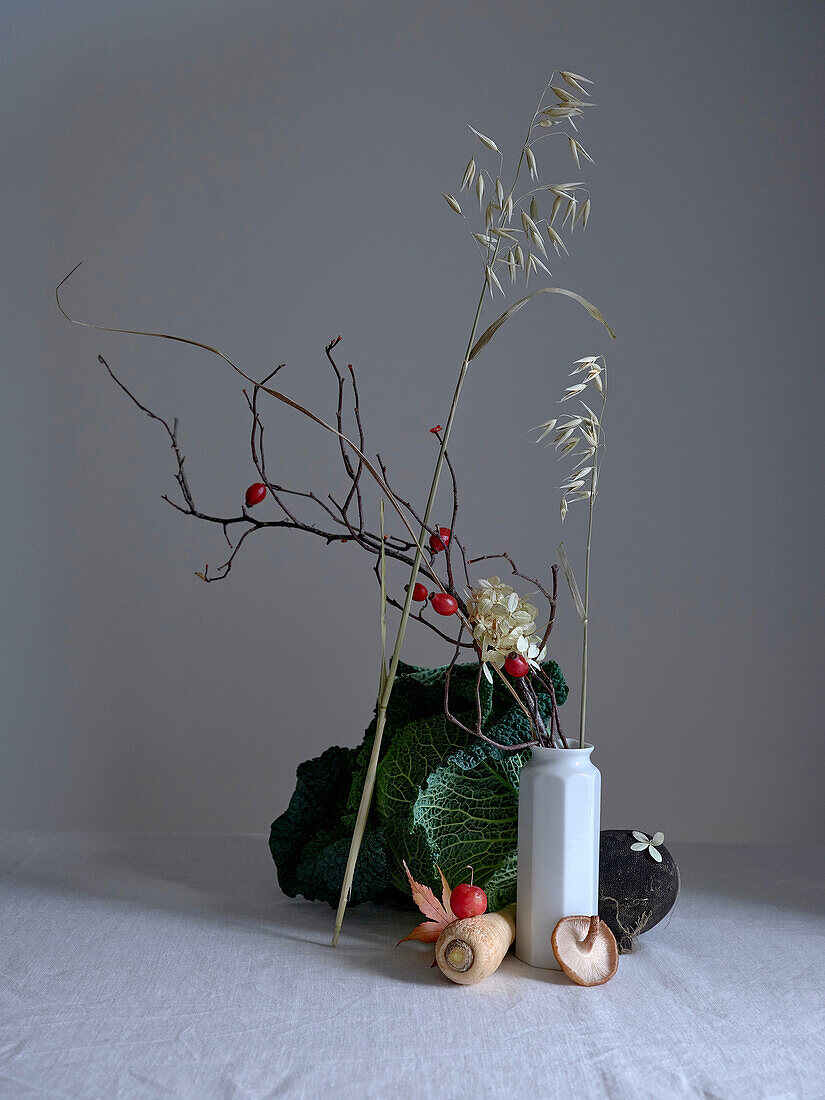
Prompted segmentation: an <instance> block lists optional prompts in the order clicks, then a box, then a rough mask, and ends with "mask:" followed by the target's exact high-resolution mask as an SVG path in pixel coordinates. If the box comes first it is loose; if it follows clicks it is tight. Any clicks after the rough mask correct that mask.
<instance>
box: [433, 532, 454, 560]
mask: <svg viewBox="0 0 825 1100" xmlns="http://www.w3.org/2000/svg"><path fill="white" fill-rule="evenodd" d="M450 535H452V531H451V530H450V528H449V527H439V528H438V534H437V535H430V549H431V550H432V552H433V553H434V554H437V553H438V552H439V550H446V549H447V543H448V542H449V541H450ZM439 536H440V537H439Z"/></svg>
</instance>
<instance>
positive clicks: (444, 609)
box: [430, 592, 458, 615]
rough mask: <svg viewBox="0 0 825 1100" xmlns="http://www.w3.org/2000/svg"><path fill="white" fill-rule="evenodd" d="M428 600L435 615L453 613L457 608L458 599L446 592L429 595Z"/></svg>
mask: <svg viewBox="0 0 825 1100" xmlns="http://www.w3.org/2000/svg"><path fill="white" fill-rule="evenodd" d="M430 601H431V603H432V605H433V611H434V612H435V613H436V615H455V613H456V611H457V610H458V601H457V600H456V598H455V596H451V595H450V594H449V593H448V592H436V593H435V595H434V596H431V597H430Z"/></svg>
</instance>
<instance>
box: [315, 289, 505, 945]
mask: <svg viewBox="0 0 825 1100" xmlns="http://www.w3.org/2000/svg"><path fill="white" fill-rule="evenodd" d="M488 281H489V277H488V276H487V274H486V272H485V276H484V285H483V286H482V288H481V294H480V295H479V299H478V305H477V306H476V312H475V316H474V318H473V324H472V328H471V330H470V338H469V340H468V341H467V350H466V352H465V353H464V362H463V363H462V364H461V370H460V372H459V375H458V382H457V383H456V387H455V391H454V393H453V400H452V404H451V405H450V412H449V415H448V417H447V423H446V425H445V427H444V435H443V436H442V439H441V446H440V447H439V450H438V458H437V459H436V464H435V470H434V471H433V478H432V483H431V485H430V492H429V495H428V497H427V504H426V507H425V508H424V516H423V519H422V523H421V533H420V535H419V538H418V541H417V544H416V548H415V557H414V558H413V564H412V569H411V570H410V583H409V584H408V585H407V596H406V599H405V600H404V607H403V609H402V611H401V619H400V622H399V624H398V632H397V634H396V638H395V645H394V647H393V651H392V657H391V658H390V667H389V669H388V671H387V675H386V679H385V680H384V683H383V687H382V690H381V691H380V693H379V698H378V712H377V715H376V723H375V737H374V739H373V742H372V750H371V752H370V759H369V764H368V766H367V774H366V776H365V777H364V789H363V791H362V792H361V801H360V803H359V805H358V814H357V816H356V819H355V829H354V830H353V834H352V840H351V842H350V847H349V853H348V855H347V865H346V868H345V870H344V881H343V882H342V883H341V894H340V897H339V899H338V909H337V911H336V914H335V928H334V930H333V933H332V946H333V947H335V946H337V944H338V938H339V936H340V934H341V926H342V925H343V923H344V915H345V913H346V910H347V903H348V902H349V896H350V893H351V892H352V880H353V878H354V876H355V865H356V863H357V861H358V853H359V851H360V849H361V842H362V840H363V836H364V830H365V828H366V824H367V815H368V814H369V808H370V805H371V803H372V793H373V790H374V788H375V777H376V775H377V772H378V761H379V758H380V755H381V742H382V739H383V736H384V728H385V726H386V724H387V707H388V706H389V702H390V697H391V695H392V689H393V686H394V684H395V676H396V673H397V671H398V662H399V660H400V659H401V648H402V646H403V644H404V636H405V634H406V631H407V623H408V621H409V618H410V610H411V608H412V597H413V592H414V590H415V578H416V577H417V576H418V570H419V568H420V566H421V559H422V556H423V549H422V548H423V544H424V540H425V538H426V536H427V530H428V528H429V524H430V518H431V516H432V511H433V507H434V505H435V498H436V494H437V492H438V483H439V481H440V479H441V471H442V469H443V467H444V453H445V451H446V450H447V443H448V441H449V438H450V432H451V431H452V427H453V421H454V420H455V414H456V409H457V408H458V401H459V398H460V397H461V391H462V389H463V388H464V379H465V378H466V376H467V368H468V366H469V364H470V352H471V350H472V347H473V344H474V343H475V337H476V332H477V331H478V322H479V318H480V316H481V308H482V306H483V305H484V295H485V294H486V293H487V284H488Z"/></svg>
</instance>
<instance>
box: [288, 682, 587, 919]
mask: <svg viewBox="0 0 825 1100" xmlns="http://www.w3.org/2000/svg"><path fill="white" fill-rule="evenodd" d="M477 668H478V666H477V665H458V666H457V667H456V668H455V669H454V670H453V676H452V682H451V689H450V702H451V710H452V712H453V713H454V714H455V715H456V716H457V717H459V718H461V719H462V720H463V721H465V722H466V723H467V724H468V725H472V724H474V718H475V689H476V674H477ZM544 670H545V673H546V674H547V675H548V676H549V677H551V678H552V680H553V686H554V688H555V692H556V699H557V701H558V702H559V704H561V703H563V702H564V700H565V699H566V698H567V684H566V683H565V681H564V677H563V676H562V674H561V670H560V669H559V667H558V665H557V664H556V663H555V662H554V661H549V662H547V663H546V664H545V665H544ZM444 674H445V668H443V667H442V668H417V667H415V666H413V665H405V664H403V663H402V664H400V665H399V669H398V675H397V677H396V682H395V686H394V689H393V693H392V697H391V700H390V706H389V710H388V713H387V724H386V728H385V731H384V740H383V744H382V755H381V759H380V761H379V765H378V773H377V777H376V786H375V797H374V799H373V805H372V808H371V810H370V815H369V818H368V822H367V828H366V831H365V834H364V841H363V845H362V848H361V853H360V856H359V859H358V865H357V867H356V872H355V878H354V880H353V888H352V895H351V902H352V904H358V903H359V902H362V901H374V902H378V903H380V904H391V903H396V902H402V901H403V900H407V901H408V900H409V893H408V887H407V883H406V878H405V875H404V871H403V867H402V860H406V862H407V864H408V865H409V867H410V869H411V871H412V873H413V874H414V875H415V877H416V878H417V879H418V880H419V881H422V882H430V883H431V884H432V885H436V884H437V883H438V881H439V878H438V869H437V868H438V866H440V867H441V869H442V870H443V871H444V873H445V875H446V876H447V879H448V881H450V882H456V881H461V879H462V878H463V877H465V876H464V871H465V869H466V867H467V866H468V865H470V866H472V867H473V871H474V876H475V878H474V881H475V882H476V883H478V884H479V885H480V886H482V887H483V888H484V889H485V890H486V892H487V896H488V901H489V905H490V908H491V909H493V908H500V907H501V906H502V905H505V904H507V903H508V902H509V901H513V900H515V870H516V836H517V816H518V779H519V771H520V770H521V766H522V764H524V762H525V761H526V760H527V759H528V757H529V751H530V750H529V749H526V750H522V751H516V752H506V751H502V750H501V749H497V748H495V747H494V746H492V745H488V744H487V743H486V742H484V741H482V740H480V739H479V738H477V737H474V736H471V735H469V734H466V733H463V732H462V731H461V730H459V729H458V727H456V726H455V725H453V724H452V723H451V722H449V721H448V720H447V719H446V717H445V716H444V711H443V705H444ZM511 704H512V697H511V696H510V695H509V693H508V692H507V691H506V690H505V689H504V688H502V687H501V686H500V685H499V684H496V685H495V687H493V685H491V684H489V683H488V682H487V681H486V680H484V679H483V680H482V687H481V705H482V723H483V725H482V728H483V730H484V732H485V733H486V734H487V735H488V736H489V737H491V738H492V739H493V740H495V741H499V742H501V743H502V744H518V743H519V742H521V741H524V740H527V739H528V727H527V721H526V718H525V717H524V714H523V712H522V711H521V710H520V709H519V708H518V707H516V706H513V705H511ZM539 705H540V707H541V710H542V714H543V715H544V717H545V718H547V719H549V707H550V699H549V696H547V695H540V696H539ZM374 736H375V720H374V719H373V721H372V723H371V724H370V726H369V727H368V729H367V731H366V733H365V735H364V740H363V742H362V743H361V745H360V746H359V747H358V748H356V749H346V748H338V747H333V748H330V749H327V750H326V752H324V753H322V754H321V756H319V757H316V758H315V759H314V760H308V761H306V762H305V763H303V764H301V765H300V766H299V768H298V782H297V785H296V788H295V792H294V794H293V796H292V799H291V800H290V803H289V806H288V807H287V809H286V811H285V812H284V813H283V814H282V815H281V816H280V817H279V818H278V819H277V820H276V821H274V822H273V824H272V831H271V834H270V849H271V851H272V857H273V859H274V860H275V863H276V865H277V869H278V881H279V883H280V885H281V888H282V890H283V891H284V893H286V894H288V895H289V896H290V897H295V896H296V894H301V895H303V896H304V897H306V898H309V899H310V900H323V901H327V902H329V904H330V905H335V904H337V901H338V895H339V892H340V889H341V883H342V881H343V877H344V867H345V865H346V859H347V852H348V849H349V842H350V838H351V835H352V828H353V825H354V823H355V815H356V813H357V809H358V803H359V800H360V798H361V792H362V790H363V786H364V777H365V775H366V769H367V764H368V762H369V755H370V752H371V749H372V744H373V739H374Z"/></svg>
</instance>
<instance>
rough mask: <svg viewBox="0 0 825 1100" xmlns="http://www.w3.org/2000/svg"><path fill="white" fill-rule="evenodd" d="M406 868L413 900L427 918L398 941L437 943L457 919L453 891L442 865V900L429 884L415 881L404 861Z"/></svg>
mask: <svg viewBox="0 0 825 1100" xmlns="http://www.w3.org/2000/svg"><path fill="white" fill-rule="evenodd" d="M404 870H405V871H406V872H407V878H408V880H409V883H410V890H411V891H412V898H413V901H414V902H415V904H416V905H417V906H418V908H419V909H420V910H421V912H422V913H423V914H424V916H425V917H426V918H427V920H425V921H422V922H421V924H419V925H418V927H417V928H414V929H413V930H412V932H410V934H409V936H405V937H404V939H403V940H399V941H398V943H404V942H405V941H406V940H420V941H421V942H422V943H435V941H436V940H437V939H438V937H439V936H440V935H441V933H442V932H443V930H444V929H445V928H446V927H447V925H448V924H452V922H453V921H454V920H455V919H456V918H455V913H453V911H452V909H451V908H450V894H451V892H452V891H451V890H450V887H449V886H448V884H447V880H446V879H445V878H444V873H443V871H442V870H441V868H440V867H439V868H438V873H439V875H441V887H442V889H441V901H439V900H438V898H437V897H436V896H435V894H434V893H433V892H432V890H431V889H430V888H429V886H422V885H421V883H420V882H416V881H415V879H414V878H413V877H412V875H411V874H410V869H409V867H408V866H407V864H406V863H404ZM397 946H398V944H396V947H397Z"/></svg>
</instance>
